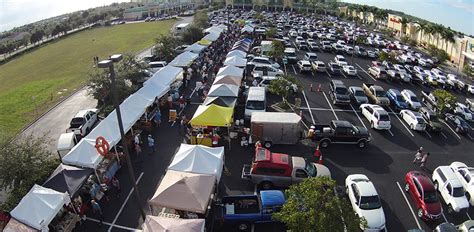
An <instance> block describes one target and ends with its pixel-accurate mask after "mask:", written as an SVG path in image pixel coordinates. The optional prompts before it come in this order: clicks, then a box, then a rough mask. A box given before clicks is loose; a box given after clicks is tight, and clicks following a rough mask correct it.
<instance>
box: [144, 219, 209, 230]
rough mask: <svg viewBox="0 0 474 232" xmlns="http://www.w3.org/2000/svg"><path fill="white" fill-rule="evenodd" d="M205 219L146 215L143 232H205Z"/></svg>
mask: <svg viewBox="0 0 474 232" xmlns="http://www.w3.org/2000/svg"><path fill="white" fill-rule="evenodd" d="M205 225H206V221H205V219H181V218H166V217H157V216H151V215H146V218H145V222H144V223H143V226H142V229H143V232H169V231H172V232H204V228H205Z"/></svg>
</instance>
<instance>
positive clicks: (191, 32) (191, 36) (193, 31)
mask: <svg viewBox="0 0 474 232" xmlns="http://www.w3.org/2000/svg"><path fill="white" fill-rule="evenodd" d="M202 37H204V33H202V29H201V28H198V27H197V26H196V25H194V24H192V25H191V26H189V27H188V28H186V30H185V31H184V32H183V34H181V40H182V41H183V43H185V44H193V43H194V42H196V41H199V40H200V39H201V38H202Z"/></svg>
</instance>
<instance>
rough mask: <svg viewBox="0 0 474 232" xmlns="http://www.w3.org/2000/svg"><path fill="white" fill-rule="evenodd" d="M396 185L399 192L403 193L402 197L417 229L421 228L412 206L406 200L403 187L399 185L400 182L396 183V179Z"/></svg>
mask: <svg viewBox="0 0 474 232" xmlns="http://www.w3.org/2000/svg"><path fill="white" fill-rule="evenodd" d="M397 185H398V189H400V192H401V193H402V195H403V198H404V199H405V202H406V203H407V205H408V207H409V208H410V212H411V214H412V215H413V218H414V219H415V222H416V225H417V226H418V229H420V230H421V225H420V222H418V218H417V217H416V215H415V212H414V211H413V208H412V207H411V205H410V202H408V199H407V196H406V195H405V192H403V189H402V187H401V186H400V183H398V181H397Z"/></svg>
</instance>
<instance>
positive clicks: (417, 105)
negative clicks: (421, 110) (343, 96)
mask: <svg viewBox="0 0 474 232" xmlns="http://www.w3.org/2000/svg"><path fill="white" fill-rule="evenodd" d="M411 104H412V105H413V107H421V103H419V102H412V103H411Z"/></svg>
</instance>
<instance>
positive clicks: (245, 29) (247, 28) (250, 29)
mask: <svg viewBox="0 0 474 232" xmlns="http://www.w3.org/2000/svg"><path fill="white" fill-rule="evenodd" d="M253 30H254V27H252V26H250V25H245V26H244V27H243V28H242V29H241V30H240V31H241V32H242V33H253Z"/></svg>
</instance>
